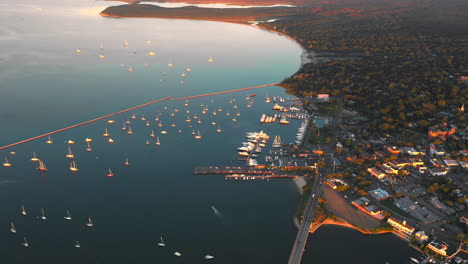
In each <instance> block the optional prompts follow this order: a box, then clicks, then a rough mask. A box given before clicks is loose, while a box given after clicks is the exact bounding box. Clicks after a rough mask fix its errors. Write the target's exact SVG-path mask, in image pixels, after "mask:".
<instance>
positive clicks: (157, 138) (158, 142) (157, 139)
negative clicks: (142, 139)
mask: <svg viewBox="0 0 468 264" xmlns="http://www.w3.org/2000/svg"><path fill="white" fill-rule="evenodd" d="M156 145H158V146H160V145H161V142H160V141H159V137H156Z"/></svg>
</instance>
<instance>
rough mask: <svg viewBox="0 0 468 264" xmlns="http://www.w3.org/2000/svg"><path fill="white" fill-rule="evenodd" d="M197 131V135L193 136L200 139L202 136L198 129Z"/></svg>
mask: <svg viewBox="0 0 468 264" xmlns="http://www.w3.org/2000/svg"><path fill="white" fill-rule="evenodd" d="M197 132H198V133H197V135H196V136H195V139H201V138H202V136H201V134H200V130H198V131H197Z"/></svg>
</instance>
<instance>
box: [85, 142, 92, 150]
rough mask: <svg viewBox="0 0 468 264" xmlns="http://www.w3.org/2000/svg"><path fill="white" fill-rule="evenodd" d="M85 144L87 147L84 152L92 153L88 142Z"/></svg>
mask: <svg viewBox="0 0 468 264" xmlns="http://www.w3.org/2000/svg"><path fill="white" fill-rule="evenodd" d="M86 144H87V145H88V147H87V148H86V151H88V152H91V151H93V149H92V148H91V145H90V144H89V142H87V143H86Z"/></svg>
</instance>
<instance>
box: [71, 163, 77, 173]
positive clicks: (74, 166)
mask: <svg viewBox="0 0 468 264" xmlns="http://www.w3.org/2000/svg"><path fill="white" fill-rule="evenodd" d="M70 171H78V166H76V162H75V161H72V162H71V163H70Z"/></svg>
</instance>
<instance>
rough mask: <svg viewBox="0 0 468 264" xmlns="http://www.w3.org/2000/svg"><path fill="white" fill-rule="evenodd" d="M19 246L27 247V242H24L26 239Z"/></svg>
mask: <svg viewBox="0 0 468 264" xmlns="http://www.w3.org/2000/svg"><path fill="white" fill-rule="evenodd" d="M21 245H23V246H24V247H29V244H28V241H27V240H26V238H24V242H23V243H21Z"/></svg>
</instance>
